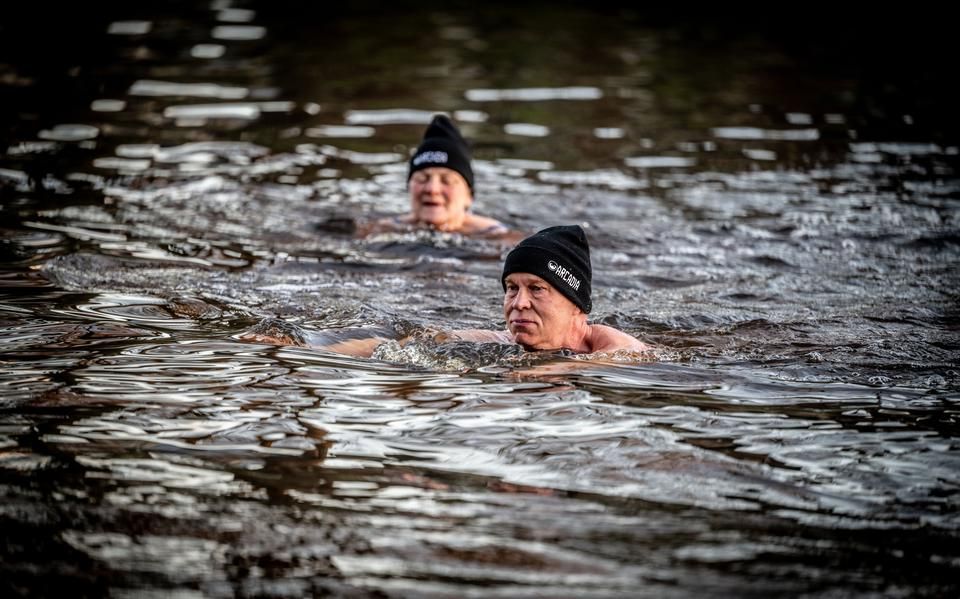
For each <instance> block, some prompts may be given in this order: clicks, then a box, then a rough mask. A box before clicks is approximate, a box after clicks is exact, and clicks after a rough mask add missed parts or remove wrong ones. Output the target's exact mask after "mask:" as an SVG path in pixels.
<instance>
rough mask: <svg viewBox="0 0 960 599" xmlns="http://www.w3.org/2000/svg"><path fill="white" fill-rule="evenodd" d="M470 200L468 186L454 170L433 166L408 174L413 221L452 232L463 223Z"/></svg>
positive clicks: (471, 199) (470, 195) (471, 197)
mask: <svg viewBox="0 0 960 599" xmlns="http://www.w3.org/2000/svg"><path fill="white" fill-rule="evenodd" d="M471 203H473V196H472V194H471V193H470V186H469V185H467V182H466V180H464V178H463V177H462V176H461V175H460V173H458V172H457V171H455V170H452V169H449V168H445V167H441V166H437V167H431V168H425V169H423V170H419V171H417V172H415V173H413V176H411V177H410V204H411V211H412V212H413V216H414V218H415V219H416V220H417V222H421V223H425V224H429V225H431V226H433V227H435V228H437V229H439V230H441V231H456V230H457V229H459V228H460V227H461V226H463V221H464V219H465V218H466V216H467V209H468V208H469V207H470V204H471Z"/></svg>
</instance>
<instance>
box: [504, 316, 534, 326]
mask: <svg viewBox="0 0 960 599" xmlns="http://www.w3.org/2000/svg"><path fill="white" fill-rule="evenodd" d="M510 324H511V325H513V326H514V327H521V328H526V327H532V326H534V325H535V324H536V323H535V322H534V321H532V320H527V319H525V318H515V319H513V320H511V321H510Z"/></svg>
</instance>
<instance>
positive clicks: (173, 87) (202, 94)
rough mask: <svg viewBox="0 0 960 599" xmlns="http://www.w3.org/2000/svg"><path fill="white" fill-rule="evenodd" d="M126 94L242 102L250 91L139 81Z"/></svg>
mask: <svg viewBox="0 0 960 599" xmlns="http://www.w3.org/2000/svg"><path fill="white" fill-rule="evenodd" d="M127 93H128V94H130V95H131V96H188V97H189V96H192V97H197V98H219V99H221V100H242V99H243V98H246V97H247V96H249V95H250V90H248V89H247V88H245V87H236V86H229V85H220V84H217V83H178V82H174V81H155V80H151V79H141V80H139V81H136V82H134V84H133V85H131V86H130V89H129V90H128V92H127Z"/></svg>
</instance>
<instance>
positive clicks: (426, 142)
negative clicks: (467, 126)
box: [357, 114, 511, 237]
mask: <svg viewBox="0 0 960 599" xmlns="http://www.w3.org/2000/svg"><path fill="white" fill-rule="evenodd" d="M407 184H408V187H409V190H410V212H409V213H407V214H403V215H400V216H394V217H388V218H382V219H379V220H376V221H373V222H371V223H367V224H365V225H360V226H359V227H358V229H357V233H358V234H359V235H360V236H362V237H363V236H367V235H371V234H374V233H383V232H388V231H408V230H410V229H418V228H425V229H434V230H436V231H441V232H444V233H460V234H463V235H470V236H479V237H504V236H509V235H510V234H511V231H510V229H509V228H507V226H506V225H504V224H503V223H501V222H500V221H498V220H495V219H492V218H489V217H486V216H478V215H476V214H474V213H472V212H471V211H470V208H471V206H472V205H473V167H472V166H471V165H470V148H469V146H468V145H467V142H466V140H465V139H464V138H463V136H461V135H460V131H459V130H458V129H457V127H456V125H454V124H453V121H451V120H450V119H449V118H448V117H447V116H445V115H442V114H438V115H436V116H434V117H433V120H432V121H431V123H430V125H429V126H428V127H427V129H426V131H425V132H424V134H423V141H422V142H421V143H420V145H419V146H418V147H417V151H416V152H415V153H414V154H413V156H412V157H411V158H410V163H409V171H408V174H407Z"/></svg>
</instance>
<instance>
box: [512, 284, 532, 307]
mask: <svg viewBox="0 0 960 599" xmlns="http://www.w3.org/2000/svg"><path fill="white" fill-rule="evenodd" d="M513 307H514V308H515V309H517V310H523V309H526V308H529V307H530V293H529V292H528V291H527V290H526V289H522V288H521V289H518V290H517V294H516V295H514V296H513Z"/></svg>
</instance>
